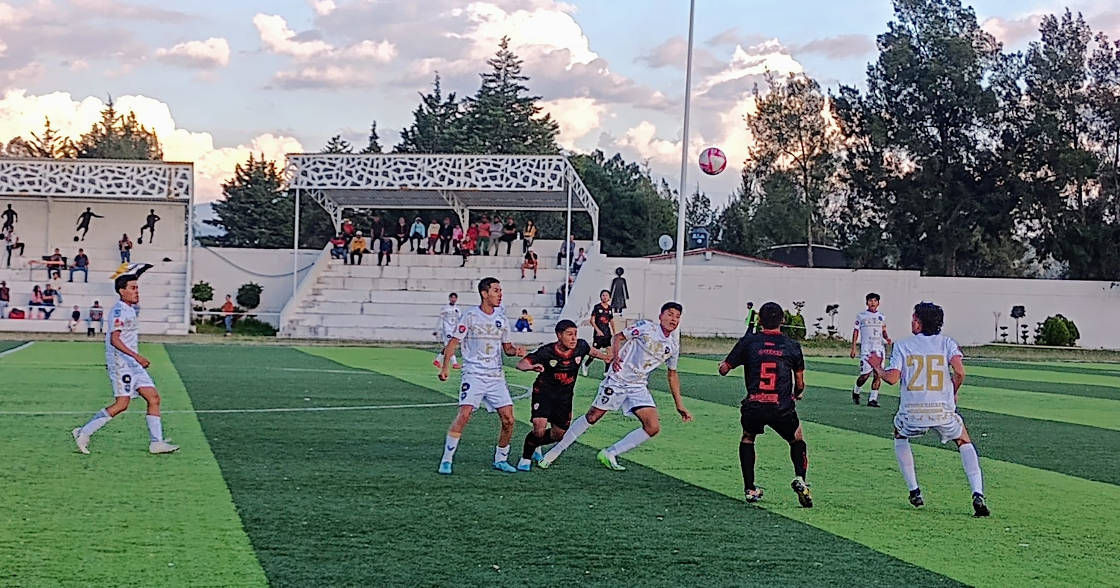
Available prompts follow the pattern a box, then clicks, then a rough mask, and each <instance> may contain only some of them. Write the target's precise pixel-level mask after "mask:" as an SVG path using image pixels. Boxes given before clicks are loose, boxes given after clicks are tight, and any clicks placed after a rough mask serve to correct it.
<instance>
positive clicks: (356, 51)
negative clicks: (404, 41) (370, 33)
mask: <svg viewBox="0 0 1120 588" xmlns="http://www.w3.org/2000/svg"><path fill="white" fill-rule="evenodd" d="M339 55H340V56H341V57H346V58H354V59H372V60H373V61H376V62H379V63H388V62H390V61H392V60H393V58H394V57H396V56H397V46H396V45H394V44H392V43H390V42H389V41H381V42H374V41H362V42H361V43H357V44H355V45H351V46H349V47H347V48H345V49H343V50H342V51H341V52H339Z"/></svg>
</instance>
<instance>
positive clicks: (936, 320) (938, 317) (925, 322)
mask: <svg viewBox="0 0 1120 588" xmlns="http://www.w3.org/2000/svg"><path fill="white" fill-rule="evenodd" d="M914 316H916V317H918V322H920V323H922V334H923V335H940V334H941V327H942V325H944V324H945V311H944V310H942V309H941V307H940V306H938V305H936V304H934V303H932V302H919V303H917V304H915V305H914Z"/></svg>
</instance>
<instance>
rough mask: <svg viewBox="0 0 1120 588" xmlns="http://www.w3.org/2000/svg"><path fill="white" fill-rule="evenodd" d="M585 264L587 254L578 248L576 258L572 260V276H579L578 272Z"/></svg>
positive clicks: (581, 248)
mask: <svg viewBox="0 0 1120 588" xmlns="http://www.w3.org/2000/svg"><path fill="white" fill-rule="evenodd" d="M585 263H587V252H585V251H584V250H583V247H580V248H579V253H578V254H577V255H576V258H575V259H573V260H572V275H573V276H576V275H579V270H580V268H582V267H583V264H585Z"/></svg>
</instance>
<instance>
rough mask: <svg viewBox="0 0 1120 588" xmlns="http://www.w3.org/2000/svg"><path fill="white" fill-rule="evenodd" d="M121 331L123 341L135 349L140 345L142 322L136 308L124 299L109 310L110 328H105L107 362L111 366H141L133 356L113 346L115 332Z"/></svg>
mask: <svg viewBox="0 0 1120 588" xmlns="http://www.w3.org/2000/svg"><path fill="white" fill-rule="evenodd" d="M118 331H119V332H120V334H121V343H124V346H125V347H128V348H129V349H131V350H133V351H137V352H138V350H137V348H138V347H139V345H140V323H139V321H138V320H137V318H136V309H135V308H133V307H132V305H131V304H128V303H126V302H125V301H123V300H117V303H116V304H114V305H113V308H112V309H110V310H109V328H108V329H105V363H106V364H108V365H109V366H121V365H124V366H128V367H137V368H139V367H140V364H139V363H137V362H136V360H135V359H132V357H130V356H128V355H125V354H124V353H122V352H121V351H120V350H119V349H117V348H116V347H113V343H112V340H113V333H114V332H118Z"/></svg>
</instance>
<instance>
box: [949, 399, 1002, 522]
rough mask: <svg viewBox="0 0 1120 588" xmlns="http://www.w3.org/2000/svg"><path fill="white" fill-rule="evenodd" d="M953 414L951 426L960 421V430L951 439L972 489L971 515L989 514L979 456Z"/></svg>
mask: <svg viewBox="0 0 1120 588" xmlns="http://www.w3.org/2000/svg"><path fill="white" fill-rule="evenodd" d="M953 416H955V417H956V419H955V422H954V424H953V425H952V427H953V428H956V424H957V423H960V432H959V434H956V435H953V437H954V439H953V441H954V442H955V443H956V444H957V450H958V451H960V453H961V466H963V467H964V475H965V476H966V477H968V485H969V487H970V488H971V489H972V510H973V516H977V517H986V516H990V515H991V514H992V512H991V510H989V509H988V504H987V502H985V500H984V475H983V474H982V473H981V471H980V456H979V455H978V454H977V453H976V446H975V445H973V444H972V438H971V437H969V436H968V429H967V428H966V427H965V426H964V421H963V420H962V419H961V417H960V415H953Z"/></svg>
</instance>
